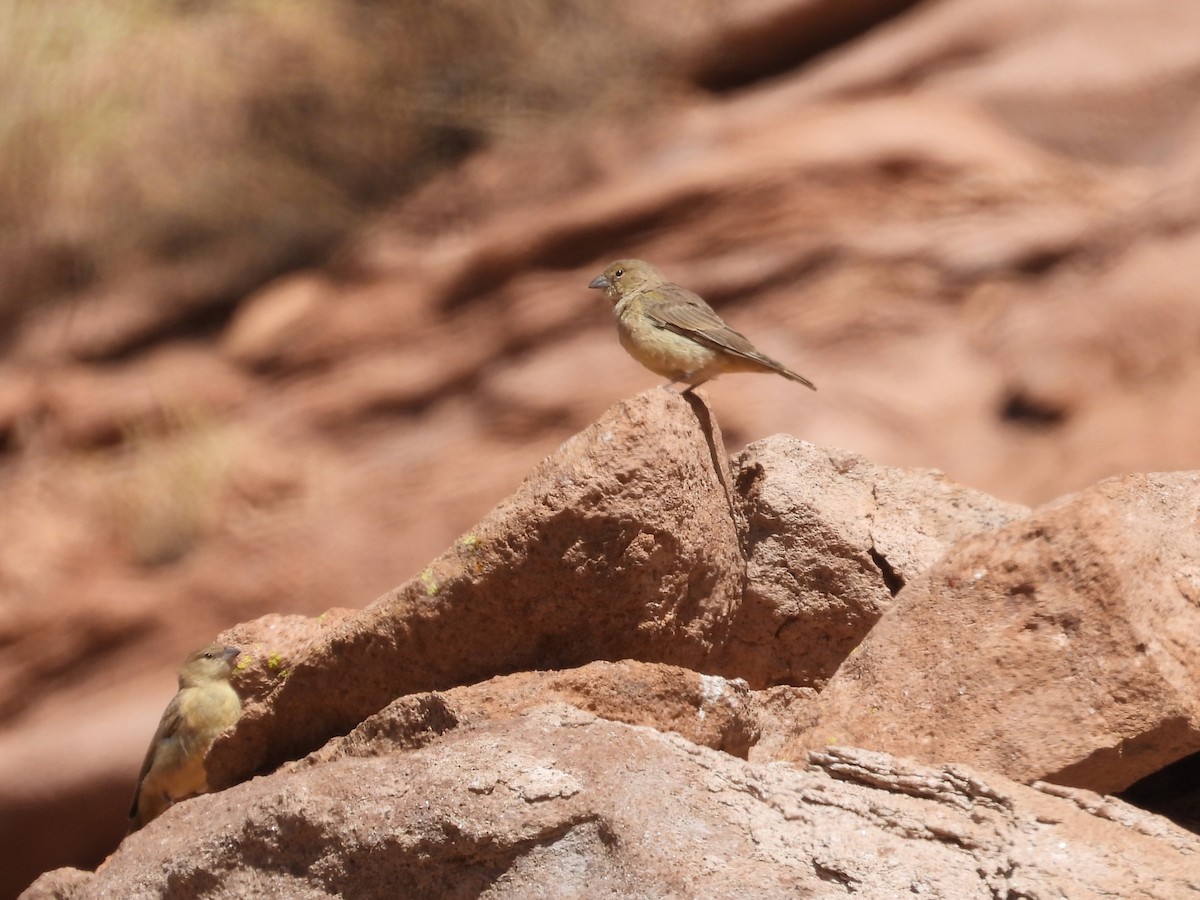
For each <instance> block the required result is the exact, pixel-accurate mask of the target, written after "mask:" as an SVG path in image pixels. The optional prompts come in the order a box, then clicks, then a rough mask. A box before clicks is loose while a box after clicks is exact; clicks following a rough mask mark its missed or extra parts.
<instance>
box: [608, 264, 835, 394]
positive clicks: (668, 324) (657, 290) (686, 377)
mask: <svg viewBox="0 0 1200 900" xmlns="http://www.w3.org/2000/svg"><path fill="white" fill-rule="evenodd" d="M588 287H589V288H594V289H596V290H602V291H604V295H605V296H606V297H607V298H608V299H609V300H610V301H612V304H613V312H614V313H615V314H616V317H617V336H618V337H619V338H620V340H621V346H622V347H624V348H625V350H626V351H627V352H628V353H629V355H630V356H632V357H633V358H634V359H636V360H637V361H638V362H640V363H641V364H642V365H643V366H645V367H646V368H647V369H649V370H650V371H651V372H655V373H657V374H659V375H663V376H665V377H667V378H669V379H671V380H670V381H669V382H668V383H667V384H666V385H664V387H671V386H672V385H675V384H679V383H680V382H683V383H685V384H687V387H686V388H685V389H684V390H683V393H685V394H686V393H689V392H691V391H692V390H693V389H694V388H697V387H699V386H700V385H702V384H703V383H704V382H706V381H708V380H710V379H712V378H715V377H717V376H718V375H722V374H724V373H726V372H775V373H776V374H778V375H782V376H783V377H784V378H790V379H791V380H792V381H798V382H800V384H803V385H805V386H806V387H810V388H812V389H813V390H814V391H815V390H816V389H817V387H816V385H815V384H813V383H812V382H811V381H809V380H808V379H807V378H805V377H804V376H803V375H799V374H797V373H796V372H793V371H792V370H791V369H789V368H788V367H787V366H785V365H783V363H780V362H776V361H775V360H773V359H771V357H769V356H767V355H765V354H763V353H761V352H759V350H758V349H757V348H755V346H754V345H753V344H751V343H750V341H749V340H747V339H746V337H745V336H744V335H742V334H740V333H739V332H736V331H734V330H733V329H732V328H730V327H729V326H728V325H726V324H725V323H724V321H722V320H721V317H720V316H718V315H717V314H716V312H714V311H713V308H712V307H711V306H709V305H708V304H707V303H705V302H704V299H703V298H702V297H700V295H699V294H696V293H693V292H692V291H689V290H688V289H687V288H685V287H681V286H680V285H678V284H675V283H673V282H670V281H667V279H666V278H664V277H663V276H662V274H660V273H659V271H658V269H656V268H654V266H652V265H650V263H648V262H646V261H645V260H641V259H618V260H617V261H616V262H614V263H610V264H609V265H608V267H607V268H606V269H605V270H604V271H603V272H602V273H600V274H599V275H597V276H596V277H595V278H593V279H592V282H591V284H589V285H588Z"/></svg>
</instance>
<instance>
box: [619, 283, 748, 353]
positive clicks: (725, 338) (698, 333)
mask: <svg viewBox="0 0 1200 900" xmlns="http://www.w3.org/2000/svg"><path fill="white" fill-rule="evenodd" d="M647 294H648V295H650V296H651V297H654V298H655V299H657V300H658V301H660V302H658V303H652V304H649V306H648V307H647V306H646V305H644V306H643V309H645V310H646V313H647V315H648V316H649V317H650V319H651V320H652V321H653V322H654V324H655V325H657V326H658V327H659V328H665V329H667V330H668V331H674V332H675V333H676V334H681V335H683V336H684V337H689V338H691V339H692V340H696V341H699V342H700V343H702V344H708V345H709V346H710V347H713V348H714V349H716V350H724V351H726V352H728V353H733V354H735V355H736V356H744V357H746V358H748V359H753V360H756V361H757V360H761V359H762V354H761V353H759V352H758V351H757V350H756V349H754V345H753V344H751V343H750V341H748V340H747V339H746V337H745V336H744V335H742V334H740V333H739V332H736V331H734V330H733V329H732V328H730V327H729V326H728V325H726V324H725V323H724V322H722V321H721V317H720V316H718V315H717V314H716V312H714V311H713V308H712V307H711V306H709V305H708V304H707V303H705V302H704V299H703V298H702V297H700V295H698V294H695V293H693V292H692V291H689V290H688V289H687V288H685V287H681V286H680V285H678V284H671V283H670V282H666V283H664V284H660V285H657V286H656V287H654V288H651V289H650V290H649V291H647Z"/></svg>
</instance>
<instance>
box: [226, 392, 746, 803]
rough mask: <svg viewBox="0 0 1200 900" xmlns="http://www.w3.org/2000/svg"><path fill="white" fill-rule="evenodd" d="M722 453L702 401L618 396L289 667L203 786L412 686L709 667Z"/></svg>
mask: <svg viewBox="0 0 1200 900" xmlns="http://www.w3.org/2000/svg"><path fill="white" fill-rule="evenodd" d="M725 460H726V454H725V450H724V446H723V445H722V443H721V436H720V431H719V430H718V429H717V428H716V427H715V425H714V424H713V422H712V418H711V412H710V410H709V409H708V408H707V407H706V406H705V405H704V404H703V402H702V401H701V400H700V399H699V398H696V397H684V396H681V395H679V394H677V393H674V392H670V391H664V390H658V389H655V390H651V391H647V392H645V393H643V394H641V395H639V396H638V397H637V398H635V399H634V400H630V401H626V402H623V403H621V404H618V405H617V406H616V407H614V408H613V409H612V410H611V411H610V412H609V414H608V415H606V416H605V417H603V418H602V419H601V420H600V421H599V422H597V423H596V424H595V425H593V426H592V427H590V428H588V429H587V430H585V431H584V432H582V433H581V434H579V435H576V436H575V437H574V438H572V439H571V440H570V441H568V442H566V443H565V444H564V445H563V446H562V447H561V448H560V449H559V451H558V453H556V454H555V455H553V456H552V457H549V458H548V459H547V460H545V461H543V463H542V464H541V465H539V466H538V467H537V468H535V469H534V471H533V472H532V473H531V474H530V476H529V477H528V478H527V479H526V481H525V484H523V485H522V486H521V488H520V490H518V491H517V493H516V494H514V495H513V496H512V497H510V498H509V499H508V500H507V501H505V502H504V503H502V504H501V505H500V506H499V507H497V508H496V509H495V510H493V512H492V513H491V514H490V515H489V516H488V517H487V518H485V519H484V520H483V521H482V522H480V523H479V525H478V526H477V527H476V528H474V529H472V530H471V531H470V532H468V533H467V534H465V535H463V536H462V537H461V538H460V539H459V540H458V541H457V542H456V543H455V545H454V547H452V548H451V549H450V550H449V551H447V552H446V553H445V554H443V555H442V556H441V557H439V558H438V559H436V560H434V561H433V562H432V563H431V564H430V565H429V566H428V567H427V568H426V569H425V571H423V572H422V573H421V574H420V575H418V576H417V577H416V578H414V579H413V580H411V581H410V582H408V583H407V584H405V585H403V586H401V587H400V588H397V589H396V590H395V591H394V592H392V593H390V594H388V595H385V596H383V597H381V598H380V599H379V600H377V601H376V602H375V603H374V604H372V605H371V606H370V607H368V608H367V609H366V610H364V611H363V612H362V613H361V614H360V615H357V616H355V617H353V618H351V619H349V620H347V621H344V622H342V623H340V624H339V625H336V626H335V627H333V628H332V629H330V630H329V632H328V633H327V634H325V635H323V636H322V638H321V640H320V641H319V642H318V644H317V645H316V646H315V647H314V648H313V649H312V650H311V651H309V652H308V653H306V654H304V655H302V656H300V657H298V658H296V659H294V660H290V661H289V662H288V664H287V668H288V669H289V671H290V674H289V675H288V677H287V678H286V679H283V680H282V681H281V682H280V683H279V684H278V686H277V687H276V688H275V689H274V690H273V691H272V692H271V694H270V695H269V697H268V698H267V701H266V702H265V703H264V704H262V705H259V706H256V707H255V706H252V707H250V708H249V709H247V711H246V713H245V715H244V716H243V718H242V721H241V723H240V724H239V727H238V729H237V731H236V733H235V734H234V736H233V737H232V738H231V739H230V740H229V741H228V742H223V743H221V745H220V748H219V749H218V748H214V751H213V754H212V759H213V768H214V769H215V771H214V772H213V774H212V778H215V779H216V780H215V781H214V782H213V783H215V784H223V785H227V784H230V783H232V782H233V781H236V780H240V778H242V777H244V776H245V775H246V774H249V773H252V772H255V771H258V770H260V769H262V768H264V767H273V766H275V765H277V764H278V763H280V762H282V761H284V760H286V759H289V758H295V757H297V756H300V755H302V754H304V753H307V752H309V751H311V750H313V749H315V748H316V747H318V746H320V745H321V744H322V743H324V742H325V741H326V740H327V739H328V738H330V737H332V736H333V735H336V734H343V733H345V732H346V731H348V730H349V729H350V728H352V727H353V726H354V725H356V724H357V723H358V722H360V721H362V719H364V718H365V717H366V716H368V715H371V714H372V713H374V712H376V711H378V710H379V709H380V708H382V707H383V706H385V705H386V704H387V703H389V702H390V701H391V700H393V699H395V698H396V697H400V696H403V695H404V694H409V693H413V692H415V691H421V690H430V689H439V688H446V687H451V686H454V685H457V684H468V683H471V682H473V681H478V680H480V679H482V678H488V677H491V676H492V675H495V674H498V673H503V672H513V671H520V670H528V669H548V668H562V667H569V666H573V665H578V664H581V663H585V662H589V661H591V660H595V659H622V658H635V659H640V660H644V661H652V662H665V663H672V664H676V665H683V666H688V667H691V668H695V669H699V670H702V671H703V670H707V660H708V659H709V657H710V656H711V655H712V653H713V651H714V647H715V646H716V645H717V644H718V643H719V642H720V641H721V640H722V639H723V636H724V631H725V628H726V624H727V621H728V618H729V615H730V610H731V609H732V608H733V607H734V606H735V605H736V603H737V601H738V599H739V597H740V595H741V590H742V580H743V577H744V572H743V563H742V558H741V551H740V545H739V542H738V532H737V524H736V521H735V518H734V516H735V507H734V502H733V497H732V494H731V493H730V488H729V485H728V470H727V467H726V462H725ZM210 780H211V779H210Z"/></svg>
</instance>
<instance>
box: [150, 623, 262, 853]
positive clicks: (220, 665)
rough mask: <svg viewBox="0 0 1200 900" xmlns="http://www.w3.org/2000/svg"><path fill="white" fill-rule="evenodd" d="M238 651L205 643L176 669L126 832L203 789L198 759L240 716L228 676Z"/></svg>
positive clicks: (205, 777)
mask: <svg viewBox="0 0 1200 900" xmlns="http://www.w3.org/2000/svg"><path fill="white" fill-rule="evenodd" d="M240 652H241V651H239V650H238V648H237V647H225V646H222V645H221V644H210V645H208V646H207V647H202V648H200V649H199V650H196V651H195V652H194V653H192V654H190V655H189V656H188V658H187V659H186V660H185V661H184V663H183V666H182V667H181V668H180V670H179V692H178V693H177V694H175V696H174V697H173V698H172V699H171V702H170V703H168V704H167V708H166V710H165V711H164V712H163V714H162V719H161V721H159V723H158V730H156V731H155V732H154V737H153V738H152V739H151V740H150V747H149V749H147V750H146V760H145V762H143V763H142V771H141V774H139V775H138V781H137V788H136V789H135V790H134V792H133V805H132V806H130V808H129V819H130V824H129V833H132V832H134V831H137V830H138V829H139V828H142V827H143V826H145V825H146V824H147V823H148V822H150V821H151V820H152V819H155V818H157V817H158V816H159V815H161V814H162V813H163V812H164V811H165V810H166V809H167V808H168V807H169V806H171V805H172V804H174V803H175V802H177V801H179V800H183V799H184V798H186V797H193V796H195V795H196V794H203V793H206V792H207V791H208V773H207V772H206V771H205V769H204V758H205V757H206V756H207V755H208V751H209V749H210V748H211V747H212V745H213V741H215V740H216V739H217V735H219V734H220V733H221V732H222V731H224V730H225V729H226V728H228V727H229V726H230V725H232V724H233V723H234V722H236V721H237V720H238V718H239V717H240V716H241V714H242V701H241V698H240V697H238V695H237V692H236V691H235V690H234V689H233V685H232V684H230V683H229V678H230V676H231V675H232V674H233V664H234V661H235V660H236V659H237V658H238V655H239V654H240Z"/></svg>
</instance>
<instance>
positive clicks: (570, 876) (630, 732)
mask: <svg viewBox="0 0 1200 900" xmlns="http://www.w3.org/2000/svg"><path fill="white" fill-rule="evenodd" d="M366 729H369V730H370V732H371V734H372V735H373V737H366V738H364V739H362V740H359V741H357V742H355V743H354V744H353V752H346V751H347V750H349V749H350V747H349V746H347V745H346V744H347V742H343V746H342V747H341V749H340V750H338V749H334V750H333V752H328V753H323V754H321V755H320V756H319V757H318V758H312V759H309V760H305V761H303V762H301V763H298V764H293V765H289V766H287V767H285V768H284V769H283V770H281V771H279V772H276V773H275V774H273V775H271V776H269V777H266V778H259V779H255V780H253V781H250V782H248V783H246V784H243V785H239V786H237V787H234V788H231V789H229V790H227V791H224V792H222V793H220V794H215V795H209V796H205V797H200V798H197V799H196V800H193V801H190V802H188V803H185V804H181V805H180V806H178V807H176V808H174V809H172V810H170V811H168V813H167V814H165V815H164V816H163V817H161V818H160V819H158V820H157V821H155V822H154V823H152V825H151V827H149V828H147V829H145V830H144V831H141V832H139V833H137V834H135V835H133V836H131V837H130V838H129V839H128V840H126V841H125V843H124V844H123V845H122V847H121V849H120V850H119V851H118V852H117V853H116V854H115V855H114V856H113V857H112V858H111V859H110V860H109V862H108V863H107V864H106V865H105V866H104V868H103V869H102V870H101V871H100V872H99V873H97V874H95V875H94V876H91V877H81V875H80V874H79V873H78V872H76V871H72V870H66V871H60V872H55V873H50V874H48V875H46V876H43V878H42V879H40V880H39V881H38V882H37V883H36V884H35V885H33V886H32V887H31V888H30V890H29V891H28V892H26V894H25V897H27V898H29V900H33V898H38V897H47V896H59V897H63V898H71V897H79V898H84V897H96V896H122V897H129V898H136V897H151V896H193V897H208V896H225V897H228V896H243V897H245V896H282V895H287V896H289V897H297V898H307V897H314V898H315V897H326V896H329V895H331V894H333V895H338V896H426V897H475V896H488V897H530V896H556V897H596V896H613V895H615V896H624V897H632V896H659V897H661V896H677V897H699V896H708V897H730V896H744V895H746V893H747V891H748V890H749V891H752V892H753V893H754V895H755V896H764V897H785V896H788V897H794V896H807V897H843V896H845V895H846V894H847V893H854V894H856V895H858V896H863V897H870V898H879V900H884V898H893V897H899V896H907V895H909V894H916V895H921V896H932V897H945V898H951V897H953V898H958V900H968V898H973V897H978V898H994V897H1014V896H1028V897H1036V896H1066V897H1072V898H1077V897H1078V898H1084V897H1100V896H1106V895H1107V896H1121V897H1126V898H1130V900H1135V898H1163V897H1183V896H1186V895H1188V893H1189V892H1191V891H1196V890H1200V882H1198V881H1197V874H1198V871H1200V870H1198V869H1197V865H1198V863H1200V838H1197V837H1196V836H1195V835H1193V834H1189V833H1188V832H1185V831H1183V830H1181V829H1177V828H1174V827H1172V826H1170V825H1167V824H1164V823H1163V822H1162V821H1161V820H1157V819H1155V818H1154V817H1151V816H1148V815H1146V814H1144V813H1141V812H1139V811H1137V810H1134V809H1132V808H1130V807H1126V806H1125V805H1124V804H1122V803H1120V801H1115V800H1110V801H1106V802H1103V803H1097V804H1094V807H1095V809H1094V811H1087V810H1086V809H1085V808H1081V806H1083V805H1084V804H1083V803H1078V802H1077V799H1079V798H1078V795H1075V796H1072V797H1068V798H1062V797H1056V796H1051V795H1047V794H1043V793H1039V792H1038V791H1036V790H1034V789H1032V788H1029V787H1024V786H1021V785H1018V784H1015V783H1013V782H1011V781H1008V780H1007V779H1004V778H1002V777H1000V776H996V775H990V774H983V773H979V772H977V771H975V770H972V769H970V768H967V767H962V766H941V767H932V766H921V765H917V764H914V763H908V762H905V761H903V760H897V759H894V758H892V757H889V756H886V755H883V754H878V753H867V752H864V751H859V750H845V751H843V750H839V749H836V748H832V749H829V750H827V751H823V752H821V753H817V754H814V756H813V758H812V763H811V765H809V766H808V767H806V768H800V769H797V768H792V767H790V766H779V765H775V766H767V765H759V764H755V763H749V762H746V761H744V760H739V759H736V758H735V757H732V756H729V755H727V754H723V753H719V752H715V751H712V750H709V749H707V748H703V747H699V746H697V745H695V744H693V743H690V742H688V741H686V740H684V739H682V738H680V737H678V736H674V735H665V734H662V733H660V732H658V731H655V730H653V729H649V728H644V727H635V726H628V725H623V724H617V723H614V722H610V721H605V720H602V719H597V718H594V717H592V716H590V715H588V714H585V713H582V712H580V711H579V710H577V709H575V708H574V707H570V706H562V705H553V706H542V707H538V708H536V709H534V710H532V711H530V712H529V713H528V714H525V715H521V716H518V717H516V718H513V719H507V720H501V721H493V722H484V723H480V724H478V725H475V726H466V727H459V728H451V729H450V730H448V731H446V732H444V733H442V734H437V735H433V736H432V737H431V738H430V739H429V740H427V741H421V742H420V743H419V745H418V746H416V747H405V746H403V744H404V742H403V741H398V740H397V737H398V734H397V732H399V733H400V734H403V733H405V732H407V733H409V734H411V732H412V728H411V722H410V720H408V719H407V717H405V716H404V715H403V714H401V710H400V708H398V707H392V708H389V709H388V710H386V711H385V712H384V713H382V714H381V715H380V716H377V717H375V718H374V719H372V720H369V721H368V722H367V723H364V726H363V729H360V730H366ZM1081 799H1083V800H1085V801H1086V799H1087V798H1081ZM1055 848H1057V849H1055Z"/></svg>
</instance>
